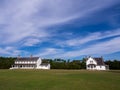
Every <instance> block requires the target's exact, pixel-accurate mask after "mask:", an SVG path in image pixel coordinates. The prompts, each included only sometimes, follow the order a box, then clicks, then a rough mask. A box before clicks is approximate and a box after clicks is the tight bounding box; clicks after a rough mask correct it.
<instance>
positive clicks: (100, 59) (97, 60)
mask: <svg viewBox="0 0 120 90" xmlns="http://www.w3.org/2000/svg"><path fill="white" fill-rule="evenodd" d="M93 59H94V60H95V61H96V62H97V65H105V63H104V61H103V58H102V57H100V58H93Z"/></svg>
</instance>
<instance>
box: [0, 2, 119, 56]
mask: <svg viewBox="0 0 120 90" xmlns="http://www.w3.org/2000/svg"><path fill="white" fill-rule="evenodd" d="M0 2H1V3H0V41H1V42H0V54H2V55H5V54H6V55H16V54H19V53H25V54H28V53H31V52H27V51H24V50H20V49H21V47H24V46H25V47H27V46H35V45H36V44H40V43H43V42H52V44H53V45H52V48H51V47H49V45H48V47H40V48H39V49H42V48H43V49H44V50H42V51H40V52H42V54H40V55H41V56H50V55H55V56H59V55H60V54H61V53H64V55H65V56H70V54H69V53H71V52H69V51H68V52H66V51H67V50H66V49H64V48H62V49H59V48H55V47H54V45H56V42H54V41H60V40H59V37H58V36H59V35H61V37H62V36H63V34H61V33H58V31H60V30H58V31H57V30H56V32H54V30H52V29H48V28H49V27H57V25H63V24H68V23H71V22H72V21H75V20H77V19H79V20H82V19H85V18H86V17H90V16H91V15H92V14H94V13H97V12H99V11H101V10H103V9H106V8H109V7H111V6H113V5H115V4H117V3H118V2H119V0H93V1H91V0H86V1H83V0H77V1H74V0H64V1H63V0H11V1H10V2H8V0H1V1H0ZM68 31H69V30H68ZM81 31H82V30H81ZM68 34H71V33H68V32H67V33H66V35H68ZM116 35H120V29H118V30H113V31H110V32H95V33H89V34H88V35H87V36H85V37H80V38H79V37H76V38H75V39H67V40H63V41H62V42H63V43H62V42H57V43H58V44H59V45H57V46H59V47H60V46H64V45H66V46H67V47H69V48H70V47H71V46H78V45H81V44H85V43H87V42H90V41H93V40H98V39H103V38H107V37H112V36H116ZM64 37H65V36H64ZM64 37H63V38H64ZM113 41H115V40H113ZM2 46H4V47H2ZM8 47H9V48H8ZM10 47H11V48H10ZM96 47H97V46H96ZM75 52H76V51H75ZM78 52H79V51H78ZM82 52H84V51H82ZM62 56H63V55H62ZM75 56H77V54H76V55H75ZM70 57H71V56H70Z"/></svg>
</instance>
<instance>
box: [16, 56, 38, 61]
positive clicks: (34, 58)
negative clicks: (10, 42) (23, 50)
mask: <svg viewBox="0 0 120 90" xmlns="http://www.w3.org/2000/svg"><path fill="white" fill-rule="evenodd" d="M38 59H39V57H19V58H17V59H16V61H37V60H38Z"/></svg>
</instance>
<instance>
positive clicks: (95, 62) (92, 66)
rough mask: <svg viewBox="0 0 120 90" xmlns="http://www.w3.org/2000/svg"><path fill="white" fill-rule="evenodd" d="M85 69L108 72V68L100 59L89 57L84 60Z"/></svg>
mask: <svg viewBox="0 0 120 90" xmlns="http://www.w3.org/2000/svg"><path fill="white" fill-rule="evenodd" d="M86 69H87V70H109V66H108V65H106V64H105V63H104V60H103V58H102V57H100V58H92V57H89V58H87V60H86Z"/></svg>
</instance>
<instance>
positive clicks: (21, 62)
mask: <svg viewBox="0 0 120 90" xmlns="http://www.w3.org/2000/svg"><path fill="white" fill-rule="evenodd" d="M42 61H43V60H42V59H41V58H39V57H32V56H31V57H18V58H17V59H16V60H15V62H14V64H13V65H12V67H11V68H10V69H50V64H49V63H43V62H42Z"/></svg>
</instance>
